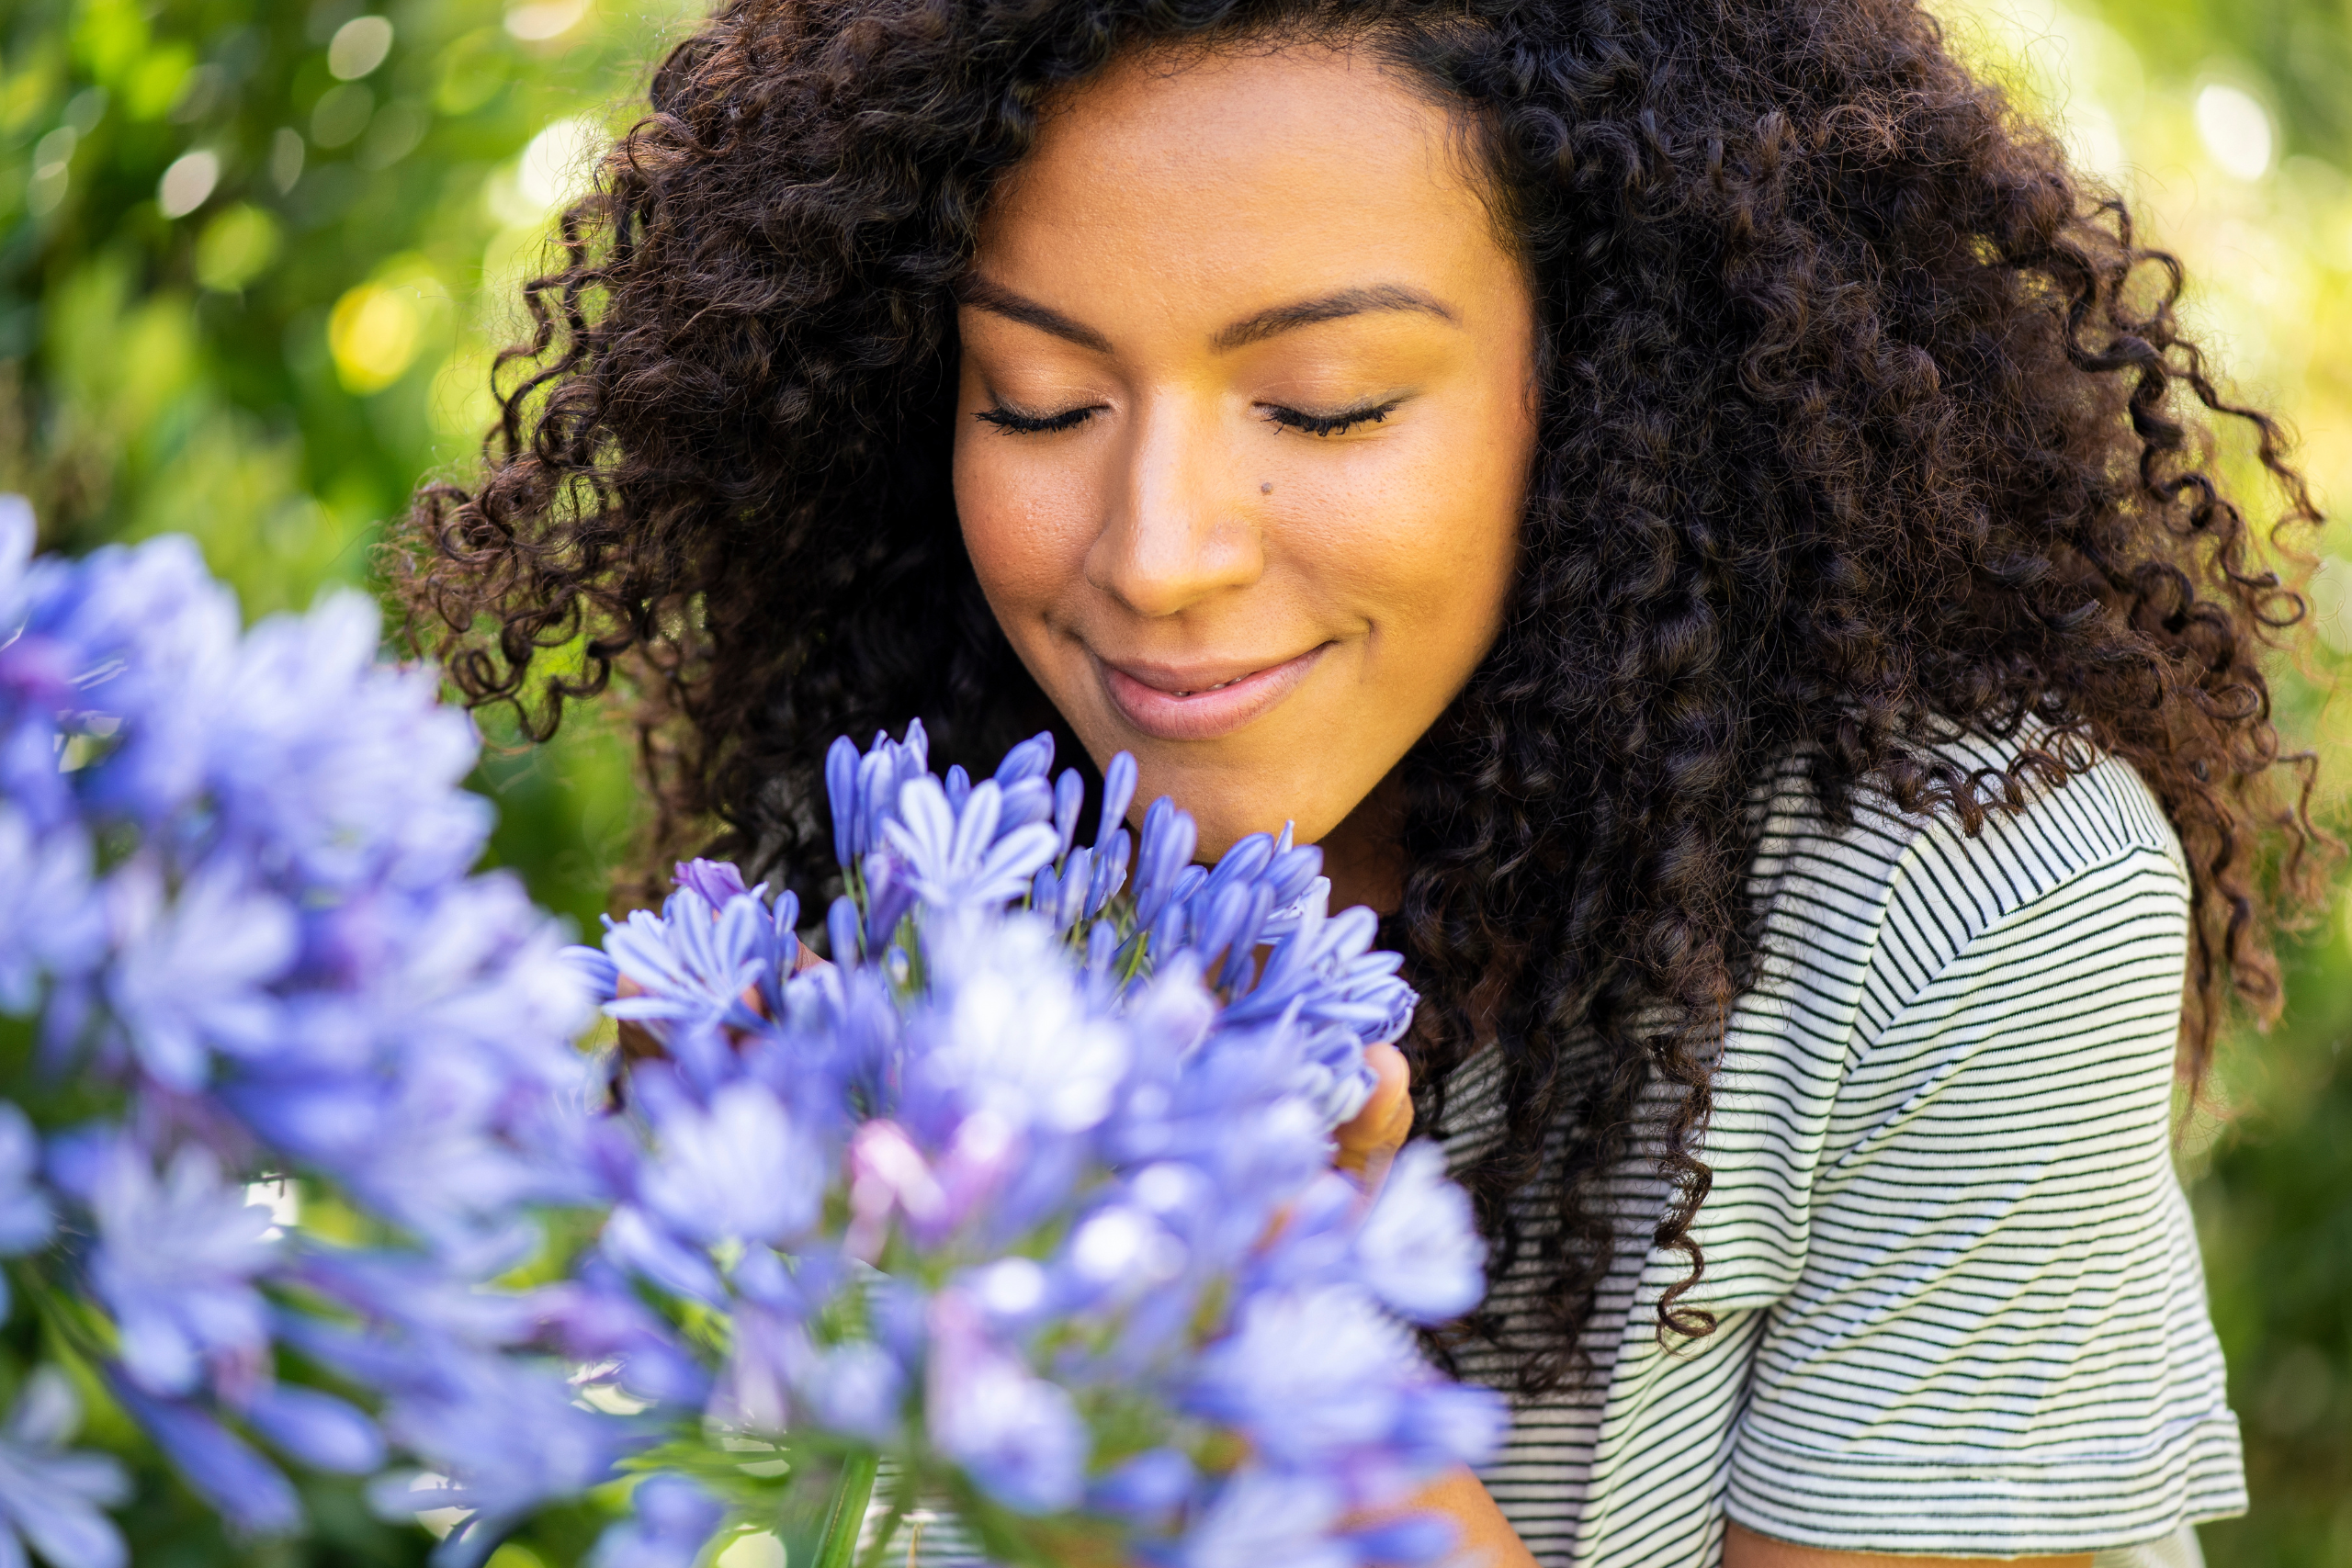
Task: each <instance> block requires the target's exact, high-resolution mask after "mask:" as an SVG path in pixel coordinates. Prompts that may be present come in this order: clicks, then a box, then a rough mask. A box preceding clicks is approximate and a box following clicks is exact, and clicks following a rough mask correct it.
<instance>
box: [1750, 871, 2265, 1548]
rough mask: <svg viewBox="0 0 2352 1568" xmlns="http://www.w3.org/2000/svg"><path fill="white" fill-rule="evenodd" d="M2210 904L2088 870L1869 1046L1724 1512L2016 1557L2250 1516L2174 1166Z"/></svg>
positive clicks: (1772, 1530)
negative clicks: (2192, 906)
mask: <svg viewBox="0 0 2352 1568" xmlns="http://www.w3.org/2000/svg"><path fill="white" fill-rule="evenodd" d="M2187 943H2188V896H2187V880H2186V877H2185V875H2184V874H2183V872H2182V870H2181V868H2180V867H2179V866H2178V865H2177V863H2175V862H2174V861H2173V860H2172V859H2171V858H2170V857H2169V856H2167V855H2165V854H2164V853H2162V852H2159V851H2156V850H2154V849H2137V850H2134V851H2132V852H2130V853H2127V854H2124V855H2122V856H2120V857H2118V858H2116V859H2115V860H2113V861H2111V862H2109V863H2102V864H2098V865H2096V866H2094V867H2091V868H2089V869H2087V870H2084V871H2081V872H2078V873H2076V874H2073V875H2071V876H2069V877H2067V878H2065V879H2064V880H2063V881H2061V882H2059V883H2058V884H2057V885H2056V886H2052V887H2050V888H2049V889H2048V890H2047V891H2044V892H2041V893H2040V894H2038V895H2036V896H2034V897H2031V898H2030V901H2028V902H2026V903H2025V904H2023V905H2022V907H2020V908H2017V909H2015V910H2014V911H2012V912H2010V913H2008V914H2007V915H2005V916H2003V917H2002V918H2000V919H1997V920H1996V921H1994V922H1993V923H1991V924H1989V925H1988V926H1986V927H1985V929H1984V930H1982V931H1979V932H1977V933H1976V934H1975V935H1974V936H1973V937H1972V938H1970V939H1969V940H1968V941H1967V942H1966V943H1965V944H1964V945H1963V946H1962V947H1961V948H1960V949H1959V951H1958V952H1957V953H1956V954H1955V955H1954V956H1953V958H1952V959H1951V961H1950V962H1949V963H1947V964H1944V965H1943V966H1942V967H1941V969H1940V970H1939V973H1937V974H1936V975H1934V976H1932V977H1931V978H1928V979H1927V980H1926V981H1925V983H1924V984H1923V985H1922V986H1921V987H1920V988H1918V989H1917V991H1916V993H1915V994H1913V995H1912V996H1911V997H1910V998H1909V999H1908V1000H1907V1001H1906V1002H1905V1003H1904V1004H1903V1005H1902V1006H1901V1007H1900V1009H1899V1010H1896V1011H1895V1012H1894V1013H1893V1015H1892V1016H1891V1017H1889V1019H1888V1020H1887V1021H1886V1023H1885V1024H1884V1026H1883V1028H1880V1029H1877V1030H1874V1031H1871V1032H1870V1035H1869V1037H1868V1038H1867V1039H1865V1040H1863V1041H1861V1042H1860V1043H1858V1044H1857V1046H1856V1049H1855V1055H1854V1057H1853V1059H1852V1060H1851V1062H1850V1063H1849V1067H1848V1070H1847V1073H1846V1076H1845V1079H1844V1082H1843V1083H1842V1084H1841V1085H1840V1086H1839V1088H1838V1090H1837V1096H1836V1100H1835V1103H1834V1106H1833V1108H1832V1111H1831V1116H1830V1121H1829V1125H1828V1129H1827V1140H1826V1145H1825V1147H1824V1149H1823V1151H1822V1157H1821V1161H1820V1164H1819V1166H1818V1167H1817V1169H1816V1172H1815V1177H1814V1180H1813V1185H1812V1192H1811V1198H1810V1204H1809V1227H1810V1233H1811V1235H1810V1242H1809V1245H1808V1247H1807V1248H1806V1255H1805V1259H1804V1265H1803V1267H1802V1269H1800V1270H1799V1271H1798V1273H1797V1277H1796V1280H1795V1283H1794V1286H1793V1288H1792V1290H1790V1291H1789V1292H1788V1293H1787V1294H1786V1295H1785V1296H1784V1297H1783V1298H1782V1299H1781V1300H1780V1301H1779V1302H1777V1303H1774V1305H1773V1306H1772V1307H1771V1308H1770V1313H1769V1316H1768V1320H1767V1322H1766V1324H1765V1325H1764V1327H1763V1331H1762V1336H1761V1338H1760V1342H1759V1344H1758V1350H1757V1353H1756V1358H1755V1360H1754V1362H1753V1364H1752V1371H1751V1374H1750V1382H1749V1389H1748V1401H1747V1408H1746V1409H1745V1411H1744V1412H1743V1414H1742V1416H1741V1417H1740V1421H1739V1425H1738V1427H1737V1430H1736V1434H1735V1436H1734V1439H1733V1444H1732V1453H1731V1455H1730V1466H1729V1475H1728V1489H1727V1492H1726V1495H1725V1503H1726V1507H1727V1510H1728V1512H1729V1514H1730V1516H1731V1517H1733V1518H1734V1519H1736V1520H1738V1521H1739V1522H1740V1523H1742V1524H1744V1525H1747V1527H1749V1528H1750V1529H1756V1530H1758V1531H1761V1532H1763V1533H1764V1534H1767V1535H1770V1536H1775V1537H1778V1538H1779V1539H1781V1540H1790V1541H1795V1542H1799V1543H1803V1544H1807V1545H1813V1546H1817V1547H1822V1548H1826V1549H1830V1550H1839V1551H1881V1552H1888V1551H1892V1552H1905V1553H1913V1552H1916V1553H1940V1554H1950V1555H1955V1556H1966V1557H2007V1556H2016V1555H2022V1554H2027V1553H2041V1552H2049V1553H2064V1552H2075V1551H2101V1550H2106V1549H2113V1548H2118V1547H2124V1546H2130V1545H2133V1544H2135V1543H2140V1542H2153V1541H2158V1540H2165V1539H2166V1538H2168V1537H2172V1536H2175V1535H2176V1534H2177V1532H2179V1531H2180V1529H2181V1527H2182V1526H2184V1525H2186V1524H2189V1523H2193V1522H2195V1521H2197V1520H2199V1519H2206V1518H2214V1517H2222V1516H2225V1515H2229V1514H2233V1513H2237V1512H2241V1511H2243V1510H2244V1508H2245V1485H2244V1481H2243V1474H2242V1464H2241V1460H2240V1455H2239V1448H2238V1433H2237V1425H2236V1422H2235V1420H2234V1418H2233V1416H2231V1414H2230V1412H2229V1409H2228V1406H2227V1404H2226V1403H2225V1401H2224V1397H2223V1388H2222V1357H2221V1350H2220V1347H2219V1345H2218V1343H2217V1342H2216V1340H2215V1338H2214V1336H2213V1330H2212V1326H2211V1321H2210V1319H2209V1317H2208V1314H2207V1310H2206V1298H2205V1285H2204V1275H2203V1270H2202V1268H2201V1266H2200V1263H2199V1258H2198V1251H2197V1240H2196V1235H2195V1232H2194V1230H2193V1228H2192V1226H2191V1224H2190V1220H2189V1214H2188V1205H2187V1203H2186V1201H2185V1200H2184V1199H2183V1196H2182V1193H2181V1190H2180V1185H2179V1182H2178V1179H2177V1177H2176V1176H2175V1174H2174V1171H2173V1166H2172V1159H2171V1106H2172V1083H2173V1059H2174V1048H2175V1043H2176V1038H2177V1030H2178V1022H2179V1017H2180V998H2181V978H2182V974H2183V969H2184V965H2185V960H2186V955H2187Z"/></svg>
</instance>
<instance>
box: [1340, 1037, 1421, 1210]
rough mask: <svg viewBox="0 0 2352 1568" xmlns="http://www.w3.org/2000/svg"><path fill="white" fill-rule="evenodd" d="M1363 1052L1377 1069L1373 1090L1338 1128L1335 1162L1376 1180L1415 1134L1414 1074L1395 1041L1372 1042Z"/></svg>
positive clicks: (1374, 1070)
mask: <svg viewBox="0 0 2352 1568" xmlns="http://www.w3.org/2000/svg"><path fill="white" fill-rule="evenodd" d="M1363 1055H1364V1065H1365V1066H1369V1067H1370V1068H1371V1069H1372V1073H1373V1087H1372V1093H1371V1094H1370V1095H1369V1096H1367V1097H1366V1098H1365V1100H1364V1102H1363V1109H1362V1110H1361V1111H1357V1112H1356V1113H1355V1115H1354V1116H1353V1117H1352V1118H1351V1119H1350V1120H1349V1121H1347V1122H1343V1123H1341V1124H1340V1126H1339V1127H1338V1128H1337V1129H1335V1130H1334V1132H1333V1134H1332V1137H1333V1139H1334V1141H1335V1142H1336V1143H1337V1144H1338V1145H1339V1150H1338V1153H1337V1155H1336V1156H1334V1159H1333V1162H1332V1163H1334V1164H1335V1165H1337V1166H1338V1167H1339V1168H1340V1169H1342V1170H1345V1171H1350V1172H1352V1173H1354V1174H1356V1175H1358V1176H1360V1177H1363V1178H1365V1179H1367V1181H1370V1182H1376V1181H1377V1179H1378V1178H1379V1177H1380V1176H1381V1175H1383V1174H1385V1172H1386V1170H1387V1168H1388V1162H1389V1160H1390V1159H1392V1158H1393V1157H1395V1156H1396V1153H1397V1150H1398V1149H1400V1148H1402V1147H1403V1146H1404V1144H1405V1140H1406V1139H1407V1138H1408V1137H1409V1136H1411V1134H1412V1131H1413V1092H1412V1091H1413V1074H1412V1068H1411V1067H1410V1066H1408V1065H1407V1063H1406V1061H1405V1054H1404V1053H1403V1052H1402V1051H1399V1050H1397V1047H1396V1046H1394V1045H1374V1046H1369V1047H1367V1048H1366V1049H1365V1051H1364V1054H1363Z"/></svg>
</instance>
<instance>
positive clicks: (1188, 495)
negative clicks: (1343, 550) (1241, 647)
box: [1086, 398, 1266, 620]
mask: <svg viewBox="0 0 2352 1568" xmlns="http://www.w3.org/2000/svg"><path fill="white" fill-rule="evenodd" d="M1205 401H1206V400H1204V402H1205ZM1220 423H1221V422H1220V420H1219V418H1218V415H1217V412H1216V410H1215V409H1214V408H1211V407H1206V406H1202V405H1201V404H1195V403H1193V400H1187V399H1174V398H1170V399H1166V400H1153V401H1149V402H1147V403H1145V404H1144V405H1142V406H1140V407H1139V408H1138V409H1137V418H1136V422H1135V423H1134V426H1133V431H1134V434H1133V437H1132V439H1131V441H1130V442H1129V444H1128V447H1127V450H1126V453H1125V471H1124V472H1122V473H1120V474H1119V475H1117V476H1116V477H1115V478H1114V482H1113V484H1112V485H1111V486H1110V487H1108V495H1109V504H1108V508H1107V510H1106V513H1105V514H1104V516H1103V528H1102V532H1101V533H1100V534H1098V535H1097V536H1095V540H1094V544H1093V546H1092V547H1091V549H1090V550H1089V551H1088V552H1087V558H1086V576H1087V581H1090V582H1091V583H1092V584H1093V585H1094V586H1095V587H1096V588H1099V589H1101V590H1102V591H1103V592H1104V593H1107V594H1109V595H1110V596H1111V597H1112V598H1114V599H1116V600H1117V601H1119V603H1120V604H1124V605H1125V606H1126V607H1127V609H1129V610H1130V611H1132V612H1134V613H1135V614H1136V615H1141V616H1144V617H1147V618H1148V619H1155V620H1156V619H1160V618H1164V617H1166V616H1170V615H1182V614H1183V613H1184V612H1185V611H1186V610H1189V609H1191V608H1193V606H1195V605H1197V604H1204V603H1205V602H1206V601H1209V600H1211V599H1214V598H1216V597H1217V596H1218V595H1219V594H1223V593H1227V592H1232V591H1234V590H1236V589H1239V588H1246V587H1248V586H1249V585H1250V583H1252V582H1255V581H1258V579H1259V577H1260V576H1261V574H1262V573H1263V572H1264V570H1265V565H1266V561H1265V551H1264V546H1263V541H1262V540H1261V537H1260V535H1259V530H1258V526H1257V524H1256V521H1255V519H1254V517H1253V516H1252V515H1251V513H1252V510H1253V509H1252V508H1251V507H1250V505H1249V503H1248V502H1246V501H1244V500H1243V498H1242V494H1241V491H1242V488H1243V487H1241V486H1240V485H1239V484H1238V482H1237V481H1238V476H1237V475H1236V473H1235V471H1234V464H1233V459H1232V450H1233V438H1232V434H1231V433H1230V432H1227V431H1225V430H1223V429H1221V428H1220Z"/></svg>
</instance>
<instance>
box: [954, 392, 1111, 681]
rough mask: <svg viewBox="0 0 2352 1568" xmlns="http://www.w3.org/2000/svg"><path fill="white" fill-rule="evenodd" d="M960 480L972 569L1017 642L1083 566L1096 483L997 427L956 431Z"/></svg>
mask: <svg viewBox="0 0 2352 1568" xmlns="http://www.w3.org/2000/svg"><path fill="white" fill-rule="evenodd" d="M955 483H956V519H957V521H958V523H959V524H960V525H961V526H962V528H963V532H964V547H965V549H966V550H967V552H968V553H969V554H970V556H971V558H972V570H973V571H974V572H975V573H976V574H977V575H978V578H979V580H980V588H981V591H982V592H985V593H986V594H987V595H988V598H989V604H992V605H993V606H994V607H995V609H996V612H997V615H998V617H999V618H1000V619H1001V620H1002V621H1003V622H1004V623H1005V630H1006V631H1007V632H1008V633H1009V634H1011V635H1012V637H1013V638H1014V640H1015V641H1016V642H1019V641H1020V640H1021V639H1022V638H1023V637H1026V636H1029V635H1034V623H1035V622H1036V621H1037V620H1038V618H1039V617H1040V616H1041V615H1043V614H1044V613H1045V612H1046V609H1048V608H1049V607H1050V606H1051V605H1052V604H1055V603H1056V602H1057V601H1058V600H1060V599H1061V598H1062V597H1063V596H1064V595H1065V594H1066V593H1067V592H1069V589H1070V587H1071V586H1072V585H1073V584H1074V583H1075V582H1076V581H1078V580H1079V578H1080V574H1081V573H1082V571H1083V569H1084V565H1085V558H1086V547H1087V544H1088V541H1089V540H1090V538H1091V529H1089V528H1087V527H1086V526H1085V525H1084V521H1083V520H1084V518H1085V517H1086V516H1087V514H1088V505H1089V497H1090V493H1091V487H1090V486H1089V485H1088V484H1087V482H1086V480H1085V478H1084V476H1082V475H1080V474H1076V473H1073V472H1072V471H1071V470H1070V468H1069V466H1068V465H1066V464H1060V463H1048V462H1040V461H1038V460H1037V458H1036V457H1035V455H1034V454H1032V453H1031V452H1028V451H1024V450H1023V447H1022V444H1021V443H1019V442H1018V441H1016V440H1013V439H1011V438H1008V437H1005V436H1002V435H999V434H997V433H995V432H993V431H979V432H973V433H962V432H959V433H958V434H957V439H956V462H955ZM1024 623H1028V624H1024Z"/></svg>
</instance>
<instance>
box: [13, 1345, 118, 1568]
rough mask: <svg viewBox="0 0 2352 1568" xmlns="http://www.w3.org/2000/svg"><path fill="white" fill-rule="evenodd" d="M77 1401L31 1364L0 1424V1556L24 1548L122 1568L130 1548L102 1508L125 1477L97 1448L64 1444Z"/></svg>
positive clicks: (98, 1567) (66, 1567) (52, 1373)
mask: <svg viewBox="0 0 2352 1568" xmlns="http://www.w3.org/2000/svg"><path fill="white" fill-rule="evenodd" d="M81 1424H82V1402H81V1400H80V1399H79V1398H77V1397H76V1396H75V1394H74V1385H73V1384H72V1383H71V1382H68V1381H67V1380H66V1377H65V1374H64V1373H63V1372H61V1371H58V1370H57V1369H56V1368H55V1367H50V1366H42V1367H37V1368H35V1369H34V1370H33V1371H32V1373H31V1374H30V1375H29V1376H28V1377H27V1378H26V1379H25V1382H24V1386H23V1387H22V1388H21V1389H20V1390H18V1391H17V1403H16V1407H15V1408H14V1409H12V1410H11V1411H9V1413H8V1420H7V1425H6V1428H5V1429H0V1563H14V1564H17V1565H21V1564H23V1562H25V1554H24V1553H25V1548H26V1547H28V1546H29V1547H31V1548H32V1549H33V1550H34V1551H37V1552H39V1553H40V1555H41V1557H42V1559H43V1560H44V1561H46V1562H49V1563H50V1564H51V1568H123V1564H124V1563H126V1562H129V1560H130V1553H129V1552H128V1551H126V1550H125V1548H124V1546H123V1541H122V1535H121V1533H120V1532H119V1531H118V1530H117V1529H115V1527H114V1521H113V1520H111V1519H109V1518H107V1517H106V1514H105V1512H104V1510H105V1509H107V1508H108V1507H111V1506H114V1505H115V1504H117V1503H119V1502H121V1501H122V1500H123V1499H124V1498H125V1497H127V1496H128V1495H130V1478H129V1477H127V1476H126V1475H124V1474H123V1472H122V1467H121V1466H120V1465H119V1464H117V1463H116V1462H115V1461H113V1460H111V1459H109V1458H107V1456H106V1455H104V1454H96V1453H84V1452H76V1451H74V1450H69V1449H68V1448H66V1447H65V1444H66V1443H67V1442H68V1441H70V1440H71V1439H72V1438H73V1436H74V1432H75V1431H76V1430H77V1429H78V1428H79V1427H80V1426H81Z"/></svg>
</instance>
